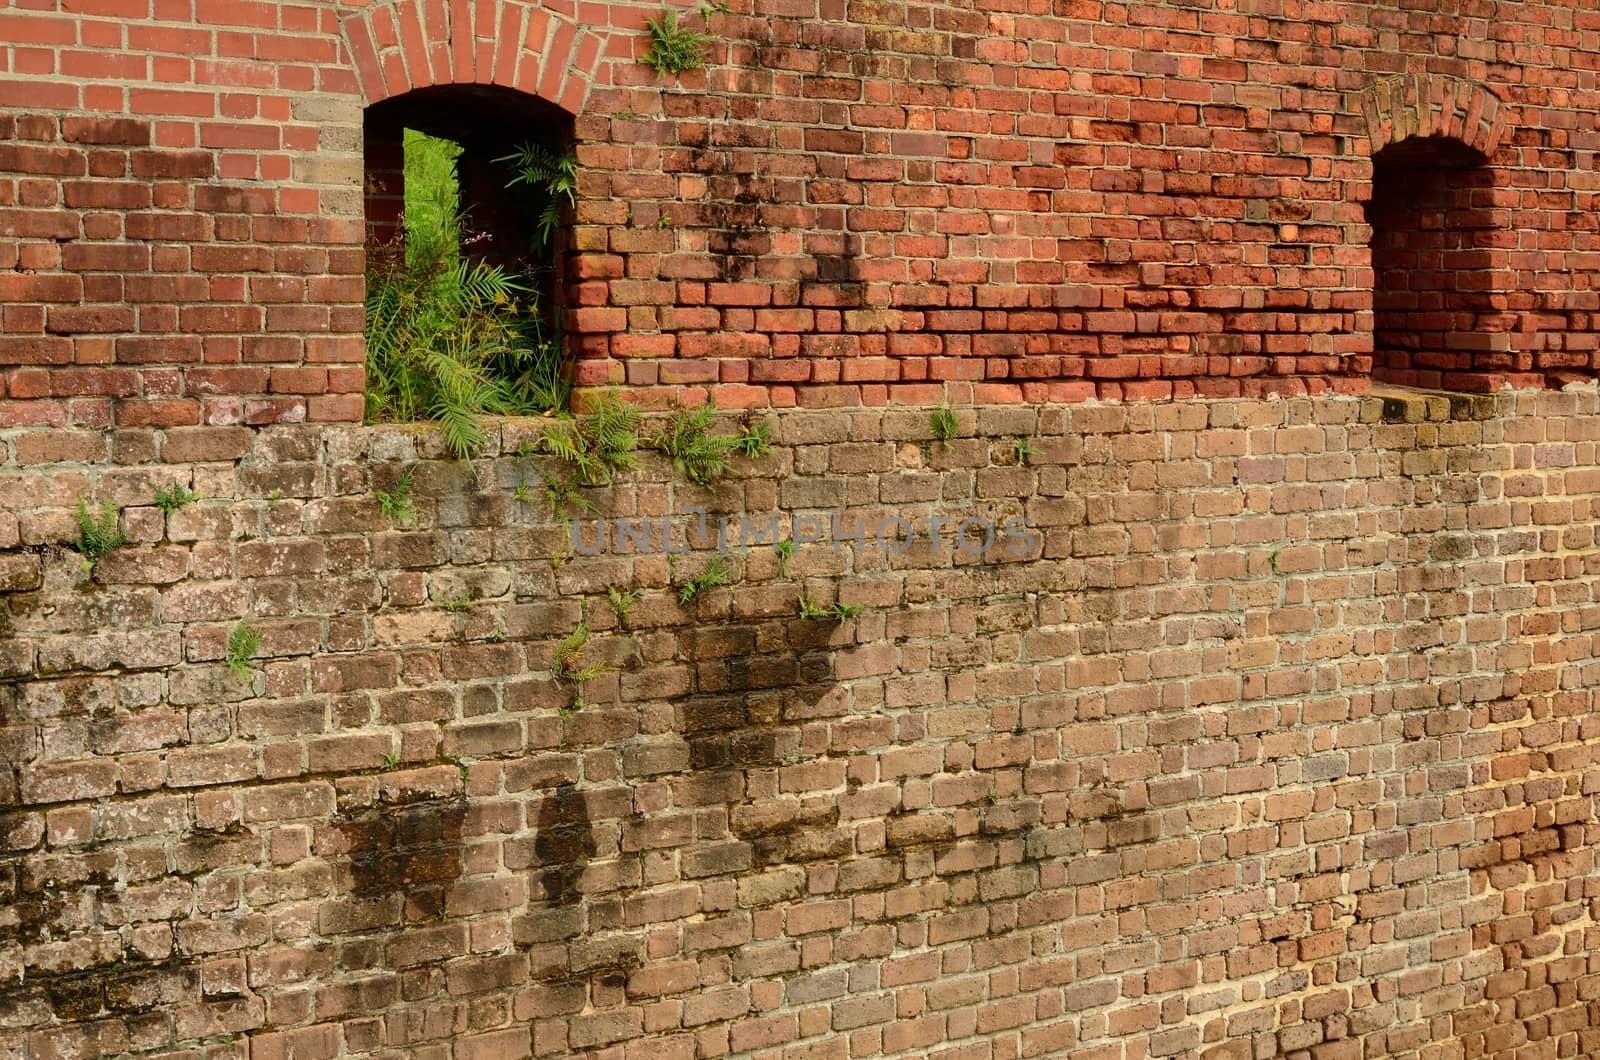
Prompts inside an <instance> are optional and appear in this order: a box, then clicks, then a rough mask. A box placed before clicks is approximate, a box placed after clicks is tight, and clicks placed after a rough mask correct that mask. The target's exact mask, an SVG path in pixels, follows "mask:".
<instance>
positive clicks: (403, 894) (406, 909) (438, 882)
mask: <svg viewBox="0 0 1600 1060" xmlns="http://www.w3.org/2000/svg"><path fill="white" fill-rule="evenodd" d="M466 819H467V801H466V798H465V797H464V796H463V797H459V798H453V799H438V800H432V799H430V800H425V801H418V802H411V803H407V804H405V805H399V806H383V807H378V808H375V809H366V810H361V811H358V812H355V813H351V814H347V815H345V816H344V817H343V818H342V819H340V820H339V821H338V822H337V823H336V824H335V830H336V831H337V832H338V834H339V835H340V836H341V837H342V839H343V841H344V844H345V846H346V848H347V850H348V857H349V860H348V870H349V874H350V875H349V893H350V894H351V895H352V896H353V897H356V898H360V899H365V900H373V899H380V898H385V897H391V896H399V897H400V898H401V899H403V901H402V903H401V911H402V916H403V918H404V919H405V920H406V921H408V922H415V921H419V920H430V919H437V918H438V917H440V916H441V915H443V913H444V911H445V899H446V892H447V890H448V889H449V886H450V884H451V883H453V882H455V881H456V880H457V879H459V878H460V876H461V856H462V855H461V846H462V834H463V830H464V828H465V824H466Z"/></svg>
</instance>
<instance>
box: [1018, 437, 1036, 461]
mask: <svg viewBox="0 0 1600 1060" xmlns="http://www.w3.org/2000/svg"><path fill="white" fill-rule="evenodd" d="M1038 451H1039V450H1037V449H1035V448H1034V447H1033V439H1031V438H1018V439H1017V463H1019V464H1026V463H1027V462H1028V458H1029V457H1031V456H1033V455H1034V454H1035V453H1037V452H1038Z"/></svg>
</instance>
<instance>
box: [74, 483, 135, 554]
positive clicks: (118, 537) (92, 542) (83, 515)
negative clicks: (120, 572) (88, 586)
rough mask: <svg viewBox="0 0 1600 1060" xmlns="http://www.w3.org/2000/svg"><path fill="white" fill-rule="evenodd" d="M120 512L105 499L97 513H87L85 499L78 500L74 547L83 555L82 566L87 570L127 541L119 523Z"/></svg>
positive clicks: (87, 505) (87, 507)
mask: <svg viewBox="0 0 1600 1060" xmlns="http://www.w3.org/2000/svg"><path fill="white" fill-rule="evenodd" d="M121 518H122V512H121V511H120V509H118V508H117V506H116V504H115V503H114V502H112V501H109V500H108V501H106V502H105V504H104V505H103V506H101V508H100V514H99V515H91V514H89V504H88V502H87V501H83V500H79V501H78V540H77V543H76V547H77V549H78V553H79V554H80V555H82V556H83V566H84V569H85V570H89V569H91V568H93V567H94V565H95V564H96V563H97V562H99V561H100V560H102V559H104V558H105V557H106V556H108V555H110V554H111V553H113V552H115V551H116V550H117V549H119V548H121V547H122V546H124V545H126V544H127V543H128V535H127V534H125V533H123V531H122V527H121V525H120V523H121Z"/></svg>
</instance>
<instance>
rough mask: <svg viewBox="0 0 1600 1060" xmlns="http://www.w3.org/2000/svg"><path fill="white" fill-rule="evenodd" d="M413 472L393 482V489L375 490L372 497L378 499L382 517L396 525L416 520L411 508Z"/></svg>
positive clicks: (408, 472)
mask: <svg viewBox="0 0 1600 1060" xmlns="http://www.w3.org/2000/svg"><path fill="white" fill-rule="evenodd" d="M412 475H413V472H410V471H407V472H406V473H405V474H404V475H401V476H400V477H399V478H398V479H396V480H395V484H394V488H393V489H388V490H375V491H374V492H373V496H374V497H376V498H378V509H379V510H380V511H381V512H383V514H384V517H385V518H387V519H392V520H394V521H395V522H397V523H404V522H409V521H410V520H412V519H414V518H416V513H415V512H414V511H413V510H412V507H411V479H412Z"/></svg>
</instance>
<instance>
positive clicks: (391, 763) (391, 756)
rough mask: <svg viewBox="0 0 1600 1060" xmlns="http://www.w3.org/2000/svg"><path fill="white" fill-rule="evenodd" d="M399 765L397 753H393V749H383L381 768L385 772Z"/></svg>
mask: <svg viewBox="0 0 1600 1060" xmlns="http://www.w3.org/2000/svg"><path fill="white" fill-rule="evenodd" d="M399 765H400V756H399V755H397V754H395V753H394V752H393V751H385V752H384V753H383V768H384V771H385V772H388V771H389V770H391V769H396V768H398V767H399Z"/></svg>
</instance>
